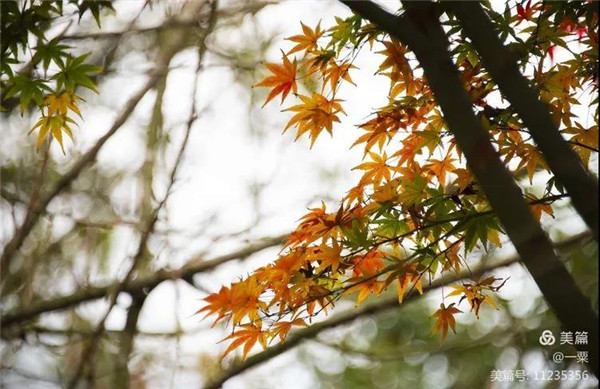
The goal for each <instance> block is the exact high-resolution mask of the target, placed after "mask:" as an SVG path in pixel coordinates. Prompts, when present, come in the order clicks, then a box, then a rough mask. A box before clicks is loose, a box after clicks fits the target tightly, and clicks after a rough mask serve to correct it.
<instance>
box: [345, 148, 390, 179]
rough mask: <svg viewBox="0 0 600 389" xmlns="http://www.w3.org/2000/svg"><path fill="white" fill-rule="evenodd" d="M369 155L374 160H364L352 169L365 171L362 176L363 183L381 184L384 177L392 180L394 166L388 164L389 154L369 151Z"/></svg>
mask: <svg viewBox="0 0 600 389" xmlns="http://www.w3.org/2000/svg"><path fill="white" fill-rule="evenodd" d="M369 156H370V157H371V159H372V160H373V162H364V163H361V164H360V165H358V166H356V167H355V168H353V169H352V170H356V169H358V170H364V171H365V173H364V175H363V177H362V178H361V183H363V184H373V185H379V184H380V183H381V181H382V180H384V179H385V180H386V181H390V180H391V179H392V171H391V170H392V169H393V168H392V167H391V166H389V165H387V160H388V156H387V154H386V153H383V155H379V154H377V153H373V152H369Z"/></svg>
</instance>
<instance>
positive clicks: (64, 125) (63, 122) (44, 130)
mask: <svg viewBox="0 0 600 389" xmlns="http://www.w3.org/2000/svg"><path fill="white" fill-rule="evenodd" d="M69 123H73V124H75V121H73V119H71V118H69V117H67V116H65V115H55V116H42V117H41V118H40V119H39V120H38V121H37V123H36V124H35V125H34V126H33V128H32V129H31V130H30V131H29V133H30V134H31V133H32V132H33V131H35V130H36V129H39V132H38V137H37V141H36V148H37V149H39V148H40V147H41V145H42V143H43V142H44V139H45V138H46V136H47V135H48V134H51V135H52V136H53V137H54V139H56V140H57V141H58V144H60V148H61V150H62V152H63V154H64V152H65V148H64V145H63V132H64V133H65V134H67V135H68V136H69V138H71V140H74V137H73V131H72V130H71V127H69Z"/></svg>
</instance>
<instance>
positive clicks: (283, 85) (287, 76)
mask: <svg viewBox="0 0 600 389" xmlns="http://www.w3.org/2000/svg"><path fill="white" fill-rule="evenodd" d="M265 66H266V67H267V68H268V69H269V70H270V71H271V73H273V75H272V76H269V77H267V78H265V79H264V80H262V81H260V82H259V83H257V84H255V85H254V86H266V87H272V88H273V89H272V90H271V92H270V93H269V95H268V96H267V99H266V100H265V103H264V104H263V107H264V106H265V105H267V103H268V102H269V101H271V100H273V99H274V98H275V97H276V96H277V95H278V94H280V93H281V102H282V103H283V101H284V100H285V98H286V97H287V95H288V94H289V93H290V91H292V92H294V93H296V92H298V85H297V84H296V70H297V62H296V58H294V62H290V60H289V59H288V57H287V55H283V65H279V64H276V63H266V64H265Z"/></svg>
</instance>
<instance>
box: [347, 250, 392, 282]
mask: <svg viewBox="0 0 600 389" xmlns="http://www.w3.org/2000/svg"><path fill="white" fill-rule="evenodd" d="M382 259H383V253H382V252H381V251H379V250H372V251H369V252H368V253H366V254H365V255H359V256H357V257H354V259H353V261H354V268H353V269H352V271H353V273H354V275H355V276H361V275H363V276H372V275H374V274H377V272H378V271H379V270H381V269H382V268H383V266H384V263H383V261H382Z"/></svg>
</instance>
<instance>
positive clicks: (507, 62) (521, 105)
mask: <svg viewBox="0 0 600 389" xmlns="http://www.w3.org/2000/svg"><path fill="white" fill-rule="evenodd" d="M448 6H449V7H450V8H451V9H452V10H454V11H455V12H456V15H457V16H458V17H459V20H460V22H461V24H462V25H463V26H464V29H465V31H466V32H467V34H468V36H469V38H471V40H472V41H473V45H474V46H475V48H476V49H477V51H478V52H479V54H480V55H481V59H482V60H483V63H484V65H485V67H486V68H487V69H488V70H489V72H490V74H491V76H492V78H493V79H494V81H495V82H496V83H497V84H498V86H499V88H500V91H501V92H502V94H503V95H504V96H506V99H507V100H508V101H509V102H510V103H511V105H512V106H513V107H514V108H515V110H516V111H517V113H518V114H519V116H520V117H521V118H522V119H523V122H524V123H525V125H526V126H527V128H528V129H529V133H530V134H531V136H532V138H533V140H534V141H535V142H536V143H537V145H538V147H539V149H540V151H541V152H542V154H543V155H544V159H545V160H546V162H547V163H548V166H549V167H550V169H552V172H553V173H554V174H555V175H556V178H557V180H558V181H559V182H560V183H562V184H563V185H564V187H565V188H566V189H567V192H568V193H569V195H570V196H571V199H572V201H573V206H574V207H575V209H576V210H577V212H578V213H579V214H580V215H581V217H582V218H583V220H584V221H585V223H586V224H587V225H588V227H589V228H590V229H591V230H592V232H593V233H594V236H595V237H598V182H596V180H594V179H593V178H592V177H591V176H590V175H589V174H588V173H587V172H586V170H585V168H584V166H583V164H582V163H581V160H580V159H579V157H578V156H577V154H576V153H575V151H573V150H572V149H571V147H569V145H568V144H567V142H566V141H565V139H564V138H563V137H562V135H561V134H560V132H559V131H558V127H557V126H556V125H555V124H554V122H553V121H552V119H551V117H550V114H549V112H548V109H547V108H546V107H545V106H544V104H543V103H542V102H541V101H540V99H539V97H538V93H536V91H535V90H534V89H533V88H531V87H530V86H529V84H528V82H527V79H526V78H525V77H524V76H523V75H522V74H521V72H520V71H519V67H518V66H517V63H516V61H515V60H514V57H513V54H512V53H511V51H510V50H508V49H507V48H506V47H505V46H503V44H502V42H501V41H500V39H499V38H498V35H497V34H496V32H495V31H494V26H493V25H492V23H491V22H490V20H489V18H488V16H487V15H486V13H485V12H484V11H483V9H482V8H481V4H479V3H478V2H470V1H466V2H465V1H456V2H450V3H448ZM538 26H539V21H538Z"/></svg>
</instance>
